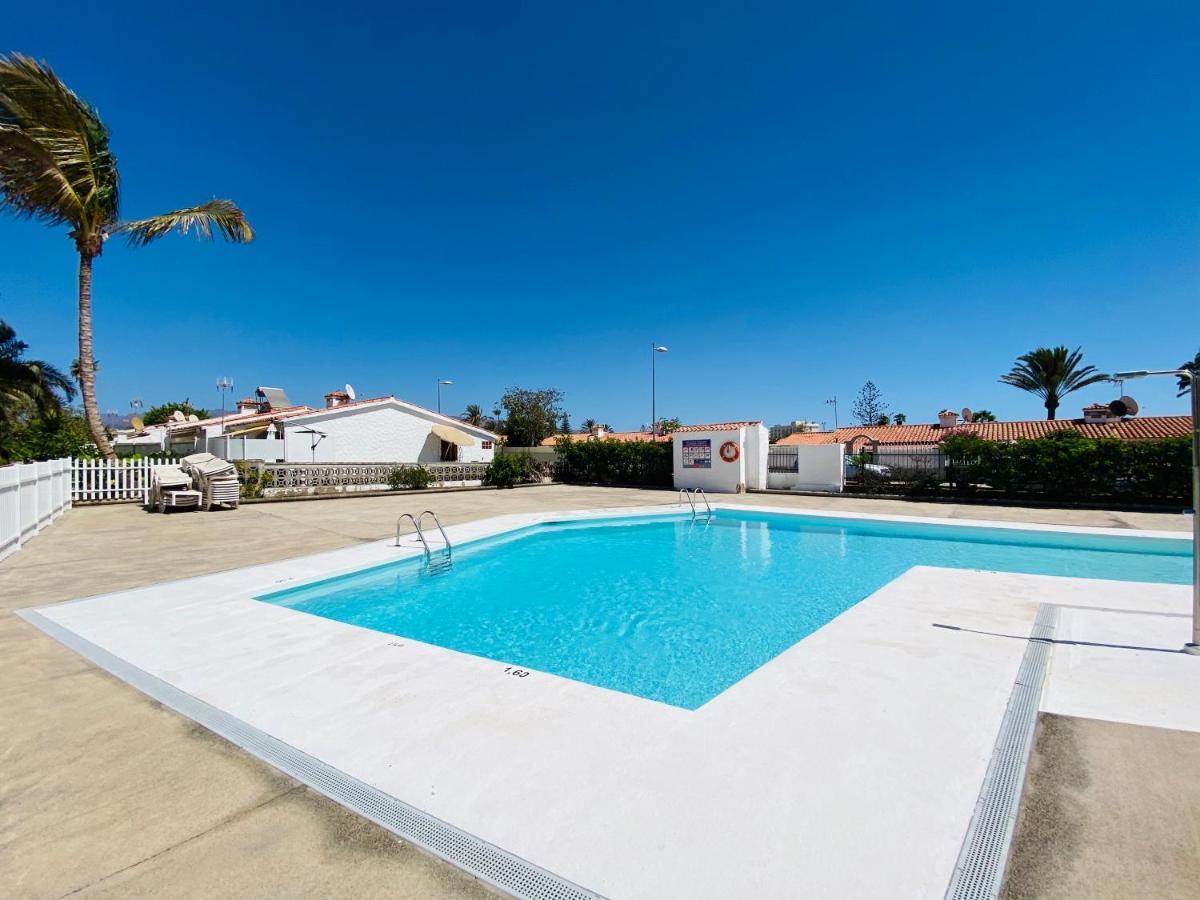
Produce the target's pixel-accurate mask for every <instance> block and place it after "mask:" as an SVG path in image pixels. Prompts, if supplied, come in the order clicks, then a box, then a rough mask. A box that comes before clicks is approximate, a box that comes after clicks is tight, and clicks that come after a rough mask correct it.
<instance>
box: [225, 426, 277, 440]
mask: <svg viewBox="0 0 1200 900" xmlns="http://www.w3.org/2000/svg"><path fill="white" fill-rule="evenodd" d="M268 427H270V426H268V425H254V426H251V427H250V428H243V429H242V430H241V431H227V432H225V437H245V436H247V435H251V434H254V433H255V432H258V433H259V434H266V433H267V428H268Z"/></svg>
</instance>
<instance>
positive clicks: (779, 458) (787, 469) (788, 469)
mask: <svg viewBox="0 0 1200 900" xmlns="http://www.w3.org/2000/svg"><path fill="white" fill-rule="evenodd" d="M767 471H768V472H779V473H785V474H786V473H794V472H799V471H800V448H799V447H795V446H792V445H789V444H784V445H783V446H780V445H779V444H771V446H770V447H769V448H768V449H767Z"/></svg>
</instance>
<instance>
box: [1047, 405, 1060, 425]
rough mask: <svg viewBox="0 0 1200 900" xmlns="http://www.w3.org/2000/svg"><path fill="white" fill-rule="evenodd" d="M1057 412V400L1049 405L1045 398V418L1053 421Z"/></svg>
mask: <svg viewBox="0 0 1200 900" xmlns="http://www.w3.org/2000/svg"><path fill="white" fill-rule="evenodd" d="M1057 412H1058V402H1057V401H1055V403H1054V404H1053V405H1051V403H1050V401H1049V400H1047V401H1046V420H1047V421H1053V420H1054V419H1055V417H1056V414H1057Z"/></svg>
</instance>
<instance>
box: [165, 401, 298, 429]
mask: <svg viewBox="0 0 1200 900" xmlns="http://www.w3.org/2000/svg"><path fill="white" fill-rule="evenodd" d="M309 412H315V410H314V409H313V408H312V407H311V406H289V407H286V408H285V409H282V410H280V409H273V410H270V411H269V412H259V411H258V410H248V411H246V412H237V411H236V410H234V411H231V412H228V413H226V414H225V415H224V416H209V417H208V418H207V419H200V420H199V421H198V422H188V421H183V422H166V423H165V424H166V426H167V427H168V428H169V429H170V430H171V431H187V430H188V429H189V428H199V427H201V426H204V425H220V424H221V423H222V422H224V423H225V425H226V426H230V425H253V424H254V423H255V422H257V421H259V420H262V421H263V422H269V421H271V420H272V419H279V418H283V416H284V415H288V416H299V415H303V414H305V413H309ZM151 427H153V426H151Z"/></svg>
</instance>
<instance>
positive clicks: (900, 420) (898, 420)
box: [892, 413, 908, 425]
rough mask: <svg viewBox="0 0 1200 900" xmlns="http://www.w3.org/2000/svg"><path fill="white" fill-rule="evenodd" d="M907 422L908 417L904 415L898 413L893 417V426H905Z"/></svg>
mask: <svg viewBox="0 0 1200 900" xmlns="http://www.w3.org/2000/svg"><path fill="white" fill-rule="evenodd" d="M907 421H908V416H906V415H905V414H904V413H896V414H895V415H894V416H892V424H893V425H903V424H904V423H905V422H907Z"/></svg>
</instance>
